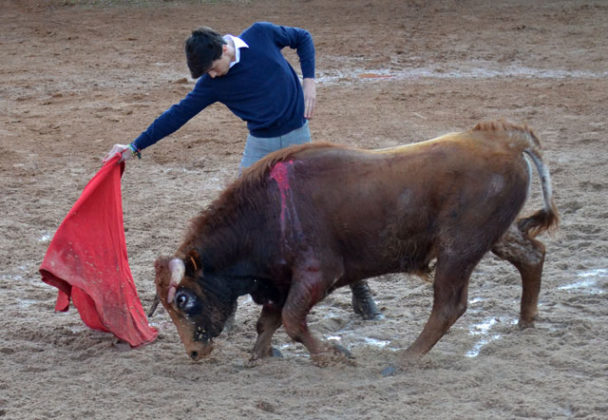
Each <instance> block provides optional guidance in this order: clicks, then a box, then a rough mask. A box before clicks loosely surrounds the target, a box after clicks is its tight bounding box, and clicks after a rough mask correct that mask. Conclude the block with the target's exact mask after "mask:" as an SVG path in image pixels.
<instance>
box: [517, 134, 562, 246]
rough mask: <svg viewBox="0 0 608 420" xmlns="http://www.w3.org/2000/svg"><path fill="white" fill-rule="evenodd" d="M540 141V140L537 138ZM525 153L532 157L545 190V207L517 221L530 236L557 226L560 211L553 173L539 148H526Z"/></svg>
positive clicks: (520, 227)
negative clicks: (553, 189) (554, 198)
mask: <svg viewBox="0 0 608 420" xmlns="http://www.w3.org/2000/svg"><path fill="white" fill-rule="evenodd" d="M537 141H538V140H537ZM524 153H525V154H526V155H528V156H529V157H530V159H532V162H534V165H535V166H536V170H537V171H538V175H539V176H540V183H541V188H542V191H543V201H544V204H545V206H544V208H543V209H542V210H538V211H537V212H536V213H534V214H533V215H531V216H529V217H525V218H523V219H520V220H519V221H518V222H517V226H518V227H519V230H521V231H522V232H525V233H526V234H528V235H529V236H530V237H535V236H536V235H538V234H539V233H541V232H544V231H546V230H549V229H555V228H557V225H558V224H559V213H558V211H557V207H556V205H555V202H554V201H553V191H552V189H551V174H550V173H549V168H547V166H546V165H545V164H544V162H543V160H542V157H541V155H540V153H539V150H538V149H537V148H536V147H533V148H528V149H525V150H524Z"/></svg>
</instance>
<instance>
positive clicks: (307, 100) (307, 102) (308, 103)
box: [302, 77, 317, 119]
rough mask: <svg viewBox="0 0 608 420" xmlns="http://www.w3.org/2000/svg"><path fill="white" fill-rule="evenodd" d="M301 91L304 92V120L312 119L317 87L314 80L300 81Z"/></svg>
mask: <svg viewBox="0 0 608 420" xmlns="http://www.w3.org/2000/svg"><path fill="white" fill-rule="evenodd" d="M302 90H303V91H304V118H306V119H310V118H312V114H313V112H314V110H315V105H316V103H317V87H316V86H315V79H312V78H308V77H307V78H305V79H303V80H302Z"/></svg>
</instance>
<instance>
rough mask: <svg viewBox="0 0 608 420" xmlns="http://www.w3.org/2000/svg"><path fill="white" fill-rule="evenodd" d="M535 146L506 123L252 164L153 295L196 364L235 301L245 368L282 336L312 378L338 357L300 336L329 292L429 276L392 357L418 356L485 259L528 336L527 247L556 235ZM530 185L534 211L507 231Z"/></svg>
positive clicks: (449, 320) (462, 305)
mask: <svg viewBox="0 0 608 420" xmlns="http://www.w3.org/2000/svg"><path fill="white" fill-rule="evenodd" d="M540 149H541V147H540V143H539V141H538V139H537V137H536V136H535V135H534V133H533V132H532V131H531V130H529V129H528V128H527V127H519V126H515V125H512V124H509V123H505V122H491V123H483V124H478V125H477V126H476V127H475V128H473V129H472V130H470V131H466V132H462V133H452V134H447V135H444V136H441V137H439V138H436V139H433V140H429V141H425V142H421V143H416V144H411V145H405V146H399V147H393V148H388V149H380V150H361V149H357V148H352V147H344V146H337V145H332V144H309V145H306V146H299V147H298V146H296V147H293V148H289V149H286V150H282V151H279V152H276V153H274V154H272V155H270V156H269V157H267V158H266V159H264V160H262V161H260V162H259V163H258V164H257V165H256V166H254V167H253V168H251V169H250V170H249V171H247V172H246V173H244V174H243V176H242V177H241V178H239V179H238V180H237V181H236V182H235V183H233V184H232V185H231V186H230V187H228V188H227V189H226V190H225V191H224V192H223V194H222V195H221V196H220V197H219V198H218V199H217V200H216V201H215V202H213V203H212V204H211V205H210V206H209V208H207V209H206V210H204V211H202V212H201V214H200V215H199V216H198V217H196V218H194V219H193V221H192V224H191V227H190V229H189V231H188V232H187V236H186V239H185V241H184V242H183V244H182V245H181V247H180V248H179V250H178V251H177V253H176V254H175V256H174V257H172V258H170V257H160V258H159V259H158V260H157V261H156V264H155V266H156V273H157V274H156V285H157V293H158V295H159V297H160V299H161V302H162V304H163V305H164V307H165V308H166V309H167V311H168V312H169V314H170V316H171V318H172V320H173V322H174V323H175V325H176V326H177V329H178V332H179V335H180V337H181V340H182V342H183V343H184V345H185V347H186V351H187V353H188V354H189V355H190V357H191V358H192V359H195V360H197V359H199V358H200V357H203V356H206V355H207V354H209V352H210V351H211V349H212V339H213V338H214V337H216V336H218V335H219V334H220V333H221V331H222V328H223V327H224V323H225V321H226V319H227V318H228V316H229V314H230V312H231V309H232V308H233V306H234V305H235V304H236V300H237V298H238V297H239V296H241V295H245V294H250V295H251V296H252V298H253V300H254V301H255V302H256V303H258V304H261V305H263V308H262V312H261V315H260V318H259V320H258V322H257V332H258V338H257V341H256V343H255V346H254V348H253V355H252V358H253V359H257V358H262V357H266V356H270V355H272V354H273V349H272V347H271V338H272V335H273V334H274V332H275V331H276V329H277V328H278V327H279V326H281V325H283V327H284V328H285V330H286V332H287V334H288V335H289V336H290V337H291V338H292V339H294V340H295V341H298V342H301V343H303V344H304V346H306V348H307V349H308V351H309V352H310V354H311V356H312V357H313V359H314V360H315V361H317V362H318V363H320V364H322V363H324V362H327V361H328V360H331V359H333V358H335V357H338V358H341V357H343V356H344V355H343V354H341V353H340V351H339V350H338V349H337V348H335V347H332V346H331V345H329V344H327V343H325V342H323V341H321V340H319V339H318V338H316V337H315V336H314V335H313V334H311V332H310V331H309V330H308V327H307V323H306V317H307V314H308V312H309V311H310V309H311V308H312V307H313V306H314V305H315V304H316V303H317V302H319V301H320V300H322V299H323V298H324V297H325V296H327V295H328V294H329V293H331V292H332V291H333V290H335V289H336V288H338V287H342V286H345V285H349V284H352V283H353V282H357V281H359V280H361V279H365V278H369V277H374V276H378V275H381V274H385V273H394V272H404V273H428V272H429V264H430V263H431V261H433V260H435V259H436V266H435V274H434V282H433V287H434V299H433V307H432V311H431V314H430V317H429V319H428V321H427V323H426V325H425V326H424V329H423V331H422V333H421V334H420V335H419V336H418V338H417V339H416V341H415V342H414V343H413V344H412V345H411V346H410V347H409V348H408V349H407V351H406V352H405V353H406V354H405V357H406V358H410V357H418V356H421V355H423V354H425V353H426V352H428V351H429V350H430V349H431V348H432V347H433V345H434V344H435V343H436V342H437V341H438V340H439V339H440V338H441V337H442V336H443V335H444V334H445V332H446V331H447V330H448V329H449V328H450V326H451V325H452V324H454V322H455V321H456V320H457V319H458V318H459V317H460V316H461V315H462V314H463V313H464V312H465V310H466V307H467V289H468V283H469V277H470V275H471V272H472V271H473V269H474V267H475V266H476V265H477V263H478V262H479V261H480V260H481V258H482V257H483V256H484V254H486V253H487V252H488V251H490V250H491V251H492V252H494V253H495V254H496V255H497V256H499V257H500V258H503V259H505V260H507V261H509V262H511V263H512V264H513V265H514V266H515V267H516V268H517V269H518V270H519V272H520V273H521V277H522V283H523V293H522V298H521V309H520V318H519V323H520V325H521V326H522V327H527V326H531V325H532V324H533V320H534V317H535V315H536V313H537V301H538V294H539V291H540V284H541V273H542V267H543V261H544V256H545V249H544V246H543V245H542V244H541V243H540V242H538V241H537V240H535V239H534V236H535V235H536V234H537V233H539V232H541V231H544V230H546V229H548V228H550V227H552V226H556V225H557V222H558V213H557V209H556V207H555V204H554V202H553V198H552V193H551V181H550V175H549V171H548V169H547V167H546V166H545V165H544V164H543V161H542V158H541V150H540ZM524 155H527V156H528V157H529V158H530V159H531V160H532V162H533V163H534V164H535V166H536V169H537V171H538V173H539V175H540V179H541V183H542V191H543V198H544V208H543V209H542V210H539V211H537V212H536V213H535V214H533V215H532V216H530V217H526V218H521V219H519V220H516V217H517V215H518V214H519V212H520V210H521V209H522V206H523V205H524V202H525V200H526V196H527V193H528V188H529V186H530V182H531V169H530V165H529V164H528V161H527V160H526V159H525V158H524Z"/></svg>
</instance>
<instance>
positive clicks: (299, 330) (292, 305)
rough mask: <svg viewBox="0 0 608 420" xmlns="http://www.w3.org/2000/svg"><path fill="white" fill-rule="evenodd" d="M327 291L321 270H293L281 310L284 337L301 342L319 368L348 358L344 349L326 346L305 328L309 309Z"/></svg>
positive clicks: (348, 355)
mask: <svg viewBox="0 0 608 420" xmlns="http://www.w3.org/2000/svg"><path fill="white" fill-rule="evenodd" d="M326 290H327V285H326V284H325V283H324V281H323V274H322V272H321V271H319V270H315V269H311V268H308V269H306V270H303V271H296V272H295V273H294V278H293V281H292V286H291V289H290V290H289V294H288V296H287V300H286V302H285V305H284V306H283V311H282V318H283V326H284V327H285V331H286V332H287V334H288V335H289V336H290V337H291V338H292V339H293V340H295V341H297V342H299V343H302V344H303V345H304V346H305V347H306V349H307V350H308V352H309V353H310V356H311V358H312V360H313V361H314V362H315V363H316V364H317V365H319V366H327V365H328V364H330V363H334V362H343V361H346V360H347V359H348V358H349V357H350V353H349V352H348V351H347V350H346V349H344V348H343V347H341V346H332V345H329V344H327V343H325V342H324V341H322V340H320V339H318V338H317V337H315V336H314V334H312V333H311V332H310V330H309V329H308V324H307V322H306V317H307V316H308V313H309V312H310V309H311V308H312V307H313V306H314V305H315V304H316V303H317V302H319V301H320V300H321V299H322V298H323V297H324V296H325V293H326Z"/></svg>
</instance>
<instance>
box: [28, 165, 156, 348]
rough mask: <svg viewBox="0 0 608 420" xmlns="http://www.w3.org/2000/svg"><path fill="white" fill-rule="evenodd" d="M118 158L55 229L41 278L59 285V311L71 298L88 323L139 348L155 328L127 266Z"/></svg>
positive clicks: (154, 332)
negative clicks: (149, 321) (146, 313)
mask: <svg viewBox="0 0 608 420" xmlns="http://www.w3.org/2000/svg"><path fill="white" fill-rule="evenodd" d="M118 160H119V156H116V157H115V158H114V159H112V160H110V161H108V162H106V164H105V165H104V166H103V167H102V168H101V169H100V170H99V171H98V172H97V174H95V176H94V177H93V178H92V179H91V180H90V181H89V183H88V184H87V185H86V187H85V188H84V191H83V192H82V195H81V196H80V198H79V199H78V200H77V201H76V203H75V204H74V207H72V209H71V210H70V211H69V212H68V214H67V216H66V217H65V219H64V220H63V222H62V223H61V225H60V226H59V229H57V232H56V233H55V236H54V237H53V240H52V241H51V244H50V245H49V249H48V250H47V252H46V255H45V257H44V260H43V261H42V265H41V266H40V274H41V275H42V281H44V282H46V283H48V284H50V285H52V286H55V287H57V288H58V289H59V294H58V296H57V304H56V306H55V310H56V311H67V310H68V308H69V306H70V297H71V298H72V302H73V303H74V306H76V308H77V309H78V312H79V313H80V317H81V318H82V320H83V321H84V323H85V324H86V325H88V326H89V327H91V328H93V329H96V330H101V331H106V332H111V333H113V334H114V335H116V336H117V337H118V338H120V339H122V340H124V341H126V342H128V343H129V344H130V345H131V346H133V347H137V346H140V345H142V344H146V343H149V342H152V341H154V339H155V338H156V335H157V331H156V329H155V328H153V327H151V326H150V325H148V319H147V318H146V315H145V312H144V310H143V307H142V305H141V301H140V300H139V297H138V296H137V290H136V288H135V283H134V282H133V276H132V275H131V270H130V269H129V261H128V258H127V245H126V242H125V233H124V228H123V219H122V197H121V191H120V178H121V176H122V173H123V172H124V168H125V164H124V162H123V163H120V164H119V163H118Z"/></svg>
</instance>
